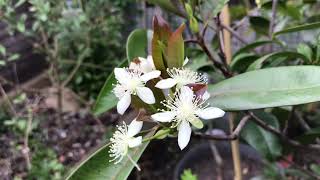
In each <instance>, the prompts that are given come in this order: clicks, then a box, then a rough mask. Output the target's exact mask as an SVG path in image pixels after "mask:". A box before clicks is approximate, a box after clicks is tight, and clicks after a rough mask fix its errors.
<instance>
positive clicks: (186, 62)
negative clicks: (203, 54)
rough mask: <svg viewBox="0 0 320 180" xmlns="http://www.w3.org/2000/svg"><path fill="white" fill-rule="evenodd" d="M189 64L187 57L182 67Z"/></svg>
mask: <svg viewBox="0 0 320 180" xmlns="http://www.w3.org/2000/svg"><path fill="white" fill-rule="evenodd" d="M188 62H189V58H188V57H186V58H185V59H184V61H183V65H182V66H185V65H186V64H188Z"/></svg>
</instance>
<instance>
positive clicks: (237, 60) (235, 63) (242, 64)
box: [230, 53, 259, 72]
mask: <svg viewBox="0 0 320 180" xmlns="http://www.w3.org/2000/svg"><path fill="white" fill-rule="evenodd" d="M258 58H259V56H258V55H256V54H253V53H242V54H239V55H237V56H235V57H234V58H233V59H232V61H231V64H230V68H231V70H232V71H237V72H244V71H246V69H247V68H248V66H249V65H250V64H252V63H253V62H254V61H255V60H257V59H258Z"/></svg>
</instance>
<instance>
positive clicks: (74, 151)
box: [0, 110, 119, 180]
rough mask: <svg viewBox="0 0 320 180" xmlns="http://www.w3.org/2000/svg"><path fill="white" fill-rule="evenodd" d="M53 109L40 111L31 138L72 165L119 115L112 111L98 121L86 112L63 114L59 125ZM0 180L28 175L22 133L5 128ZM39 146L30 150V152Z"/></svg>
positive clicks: (0, 150)
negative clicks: (22, 150)
mask: <svg viewBox="0 0 320 180" xmlns="http://www.w3.org/2000/svg"><path fill="white" fill-rule="evenodd" d="M54 114H55V112H54V111H52V110H48V111H45V112H41V115H40V119H43V120H40V124H39V128H37V129H35V130H34V131H33V132H32V136H33V138H36V139H37V140H39V141H40V142H41V143H42V144H43V145H44V146H46V147H48V148H49V149H52V150H54V151H55V153H56V154H57V158H58V160H59V162H60V163H62V164H63V165H64V166H66V167H71V166H73V165H75V164H76V163H77V162H79V161H80V160H81V159H82V158H83V157H84V156H85V155H86V154H87V153H88V152H89V151H90V150H92V149H93V148H95V147H97V146H98V145H100V144H101V142H103V140H104V139H105V134H106V133H107V132H106V131H107V130H106V129H105V128H104V127H105V126H106V125H110V124H113V123H114V122H116V121H117V120H118V118H119V116H118V115H117V113H116V112H115V111H111V112H110V113H108V114H106V115H105V116H104V117H103V119H101V120H98V119H96V118H94V117H93V116H92V115H90V114H88V113H81V112H78V113H65V114H64V115H63V121H62V122H60V123H59V124H58V123H57V121H56V118H55V115H54ZM0 144H1V146H0V179H1V180H2V179H4V180H6V179H12V178H13V177H14V176H18V177H21V178H25V177H26V176H27V166H26V160H25V157H24V156H23V153H22V152H21V148H20V149H19V147H21V146H22V145H23V136H17V135H16V134H14V133H13V132H10V131H8V130H4V131H2V134H1V135H0ZM37 150H38V149H31V154H32V153H34V152H35V151H37Z"/></svg>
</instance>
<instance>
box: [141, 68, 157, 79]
mask: <svg viewBox="0 0 320 180" xmlns="http://www.w3.org/2000/svg"><path fill="white" fill-rule="evenodd" d="M160 74H161V71H158V70H156V71H151V72H148V73H146V74H144V75H142V76H141V77H140V78H141V80H142V81H144V82H147V81H149V80H150V79H154V78H157V77H159V76H160Z"/></svg>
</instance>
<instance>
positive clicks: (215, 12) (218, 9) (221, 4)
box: [212, 0, 229, 17]
mask: <svg viewBox="0 0 320 180" xmlns="http://www.w3.org/2000/svg"><path fill="white" fill-rule="evenodd" d="M228 2H229V0H218V2H217V4H216V6H215V8H214V9H213V11H212V16H213V17H216V16H217V15H218V13H220V12H221V11H222V9H223V7H224V6H225V5H226V4H227V3H228Z"/></svg>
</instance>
